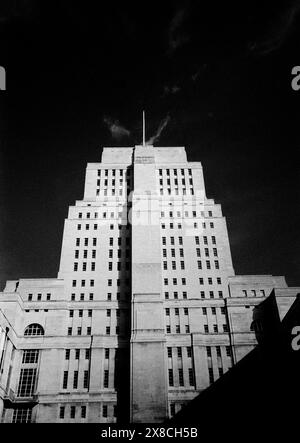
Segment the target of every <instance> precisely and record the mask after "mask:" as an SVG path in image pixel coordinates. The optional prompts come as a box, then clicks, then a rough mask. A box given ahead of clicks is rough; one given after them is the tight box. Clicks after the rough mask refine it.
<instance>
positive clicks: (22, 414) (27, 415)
mask: <svg viewBox="0 0 300 443" xmlns="http://www.w3.org/2000/svg"><path fill="white" fill-rule="evenodd" d="M31 417H32V409H31V408H18V409H14V413H13V418H12V423H31Z"/></svg>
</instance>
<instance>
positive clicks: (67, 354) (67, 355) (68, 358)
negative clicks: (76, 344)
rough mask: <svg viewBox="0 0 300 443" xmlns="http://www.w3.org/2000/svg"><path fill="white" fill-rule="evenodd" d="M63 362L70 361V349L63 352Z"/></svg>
mask: <svg viewBox="0 0 300 443" xmlns="http://www.w3.org/2000/svg"><path fill="white" fill-rule="evenodd" d="M65 360H70V349H66V351H65Z"/></svg>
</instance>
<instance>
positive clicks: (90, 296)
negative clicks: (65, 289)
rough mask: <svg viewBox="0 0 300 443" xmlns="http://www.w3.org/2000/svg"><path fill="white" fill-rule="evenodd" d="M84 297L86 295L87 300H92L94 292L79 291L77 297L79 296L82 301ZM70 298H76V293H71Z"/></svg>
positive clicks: (73, 299)
mask: <svg viewBox="0 0 300 443" xmlns="http://www.w3.org/2000/svg"><path fill="white" fill-rule="evenodd" d="M86 297H88V300H89V301H93V300H94V293H93V292H91V293H89V294H84V293H81V294H79V296H78V298H79V300H80V301H84V300H86ZM71 300H72V301H75V300H76V294H74V293H72V294H71Z"/></svg>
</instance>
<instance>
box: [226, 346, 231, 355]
mask: <svg viewBox="0 0 300 443" xmlns="http://www.w3.org/2000/svg"><path fill="white" fill-rule="evenodd" d="M226 355H227V357H231V348H230V346H226Z"/></svg>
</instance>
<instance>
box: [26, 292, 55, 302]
mask: <svg viewBox="0 0 300 443" xmlns="http://www.w3.org/2000/svg"><path fill="white" fill-rule="evenodd" d="M34 298H36V300H34ZM42 300H43V295H42V294H41V293H39V294H36V297H34V296H33V294H32V293H30V294H28V301H42ZM44 300H47V301H50V300H51V294H49V293H48V294H45V295H44Z"/></svg>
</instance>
